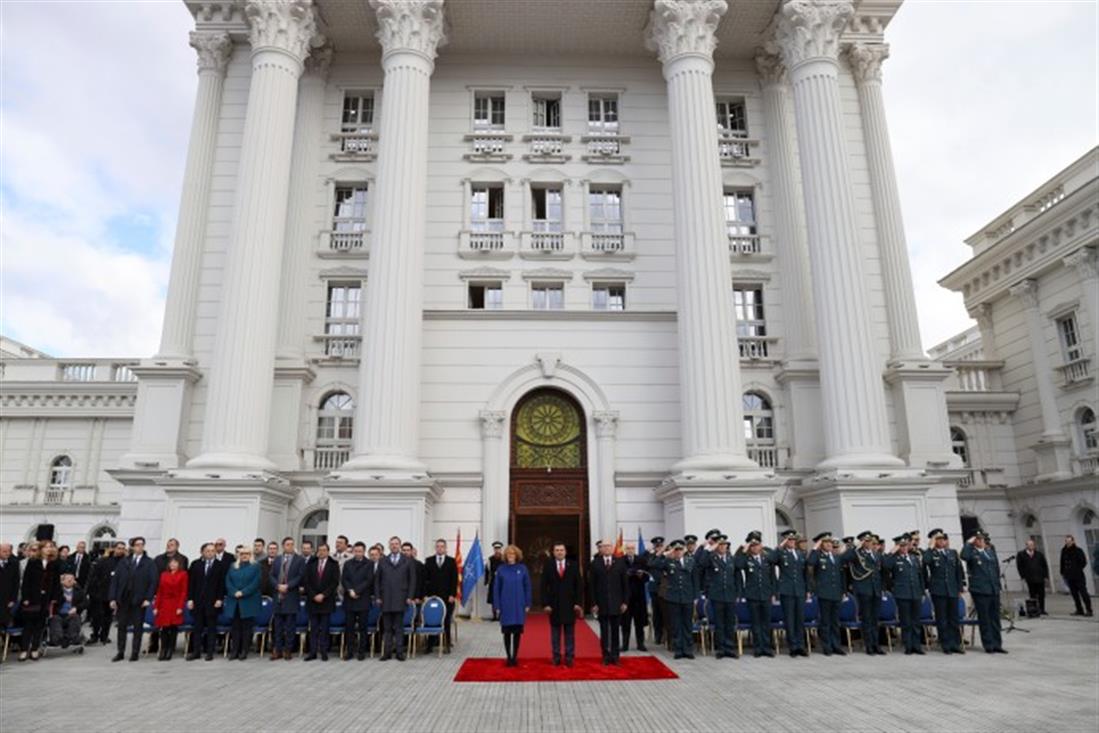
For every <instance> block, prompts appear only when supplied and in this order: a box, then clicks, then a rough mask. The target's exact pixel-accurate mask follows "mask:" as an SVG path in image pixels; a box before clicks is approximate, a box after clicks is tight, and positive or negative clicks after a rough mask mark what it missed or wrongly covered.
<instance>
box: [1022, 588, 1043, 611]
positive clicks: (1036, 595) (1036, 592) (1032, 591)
mask: <svg viewBox="0 0 1099 733" xmlns="http://www.w3.org/2000/svg"><path fill="white" fill-rule="evenodd" d="M1026 590H1027V595H1029V596H1030V597H1031V598H1033V599H1034V600H1036V601H1038V610H1039V611H1040V612H1042V613H1045V612H1046V581H1044V580H1043V581H1041V582H1038V583H1035V582H1033V581H1030V580H1028V581H1027V582H1026Z"/></svg>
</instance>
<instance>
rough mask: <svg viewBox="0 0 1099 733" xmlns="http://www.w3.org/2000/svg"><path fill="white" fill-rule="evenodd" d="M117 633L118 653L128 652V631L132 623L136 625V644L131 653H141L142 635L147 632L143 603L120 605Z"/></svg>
mask: <svg viewBox="0 0 1099 733" xmlns="http://www.w3.org/2000/svg"><path fill="white" fill-rule="evenodd" d="M115 623H116V628H115V633H116V634H118V653H119V654H125V653H126V631H127V630H128V628H129V627H130V626H131V625H132V626H133V627H134V645H133V647H132V651H131V654H133V655H134V656H137V655H138V654H140V653H141V636H142V634H144V633H145V609H144V608H143V607H142V606H141V605H137V606H132V605H130V604H128V603H127V604H124V605H119V607H118V610H117V611H116V612H115Z"/></svg>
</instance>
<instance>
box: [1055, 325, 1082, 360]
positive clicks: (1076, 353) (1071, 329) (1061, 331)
mask: <svg viewBox="0 0 1099 733" xmlns="http://www.w3.org/2000/svg"><path fill="white" fill-rule="evenodd" d="M1057 334H1058V335H1059V336H1060V340H1061V355H1062V356H1063V357H1064V360H1065V363H1066V364H1071V363H1072V362H1074V361H1079V360H1080V359H1081V358H1083V356H1084V351H1083V349H1082V347H1081V345H1080V335H1079V334H1080V332H1079V331H1078V330H1077V328H1076V314H1075V313H1069V314H1068V315H1066V316H1061V317H1060V318H1058V319H1057Z"/></svg>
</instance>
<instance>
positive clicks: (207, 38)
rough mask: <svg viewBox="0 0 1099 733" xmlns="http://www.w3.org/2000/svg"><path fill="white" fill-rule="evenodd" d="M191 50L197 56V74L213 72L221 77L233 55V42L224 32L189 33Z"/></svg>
mask: <svg viewBox="0 0 1099 733" xmlns="http://www.w3.org/2000/svg"><path fill="white" fill-rule="evenodd" d="M191 48H193V49H195V52H196V53H197V54H198V73H200V74H201V73H202V72H204V71H213V72H216V73H217V74H219V75H221V74H224V73H225V67H226V66H228V65H229V57H230V56H232V54H233V40H232V39H231V38H230V37H229V34H228V33H226V32H225V31H213V32H210V31H191Z"/></svg>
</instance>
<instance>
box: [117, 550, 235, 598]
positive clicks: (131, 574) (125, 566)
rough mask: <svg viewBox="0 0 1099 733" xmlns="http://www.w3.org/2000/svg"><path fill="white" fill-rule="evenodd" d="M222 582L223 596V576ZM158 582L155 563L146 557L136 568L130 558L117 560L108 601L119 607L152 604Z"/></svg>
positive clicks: (142, 557)
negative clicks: (146, 602)
mask: <svg viewBox="0 0 1099 733" xmlns="http://www.w3.org/2000/svg"><path fill="white" fill-rule="evenodd" d="M222 581H223V582H222V586H221V588H222V593H223V594H224V593H225V584H224V576H222ZM159 582H160V575H159V574H158V573H157V571H156V563H155V562H153V559H152V558H151V557H149V556H148V555H142V556H141V560H140V561H139V562H138V563H137V565H136V566H135V564H134V559H133V558H132V557H123V558H119V560H118V562H117V563H115V566H114V573H113V574H112V575H111V589H110V591H109V592H108V594H107V595H108V599H109V600H112V601H114V602H115V603H117V604H118V605H119V606H121V607H126V606H131V607H133V606H140V605H141V604H142V603H144V602H145V601H148V602H149V603H152V602H153V596H155V595H156V586H157V583H159Z"/></svg>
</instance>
